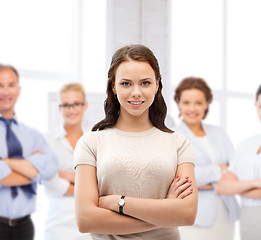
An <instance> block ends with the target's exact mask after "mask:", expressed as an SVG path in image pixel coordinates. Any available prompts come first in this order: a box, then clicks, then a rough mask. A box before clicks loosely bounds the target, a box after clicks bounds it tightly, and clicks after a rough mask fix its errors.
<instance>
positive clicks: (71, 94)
mask: <svg viewBox="0 0 261 240" xmlns="http://www.w3.org/2000/svg"><path fill="white" fill-rule="evenodd" d="M87 106H88V105H87V102H86V96H85V91H84V88H83V86H82V85H81V84H79V83H70V84H67V85H65V86H63V87H62V89H61V90H60V105H59V110H60V111H61V113H62V117H63V125H62V126H60V127H58V128H57V129H55V130H54V131H51V132H49V133H48V134H47V135H46V140H47V142H48V143H49V145H50V146H51V148H52V149H53V151H54V152H55V154H56V156H57V158H58V162H59V169H58V173H57V175H56V176H55V177H54V178H53V179H52V180H50V181H48V182H46V183H45V184H44V186H45V190H46V193H47V194H48V197H49V200H50V201H49V211H48V214H47V219H46V224H45V233H44V237H45V239H46V240H57V239H64V240H67V239H68V240H76V239H79V240H80V239H85V240H86V239H91V238H90V236H89V234H82V233H80V232H79V231H78V229H77V226H76V222H75V211H74V197H73V195H74V172H73V153H74V148H75V145H76V143H77V141H78V139H79V138H80V137H81V136H82V135H83V129H82V120H83V116H84V113H85V111H86V109H87Z"/></svg>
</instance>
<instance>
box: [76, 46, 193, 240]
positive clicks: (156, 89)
mask: <svg viewBox="0 0 261 240" xmlns="http://www.w3.org/2000/svg"><path fill="white" fill-rule="evenodd" d="M161 90H162V82H161V75H160V71H159V65H158V62H157V59H156V58H155V56H154V54H153V53H152V52H151V50H150V49H148V48H147V47H145V46H143V45H131V46H126V47H123V48H121V49H119V50H117V51H116V52H115V54H114V55H113V57H112V61H111V66H110V69H109V72H108V83H107V99H106V101H105V119H104V120H102V121H101V122H99V123H97V124H96V125H95V126H94V127H93V132H90V133H87V134H85V135H84V136H83V137H81V139H80V140H79V141H78V143H77V145H76V149H75V153H74V154H75V156H74V161H75V169H76V179H75V206H76V221H77V224H78V228H79V231H80V232H90V233H92V237H93V239H161V240H164V239H166V240H167V239H175V240H176V239H179V232H178V228H177V227H178V226H181V225H192V224H193V223H194V221H195V218H196V213H197V189H196V182H195V176H194V164H193V162H194V159H193V154H192V148H191V146H190V143H189V141H188V140H187V139H186V138H185V137H183V136H182V135H180V134H177V133H174V132H173V131H171V130H170V129H168V128H167V127H166V126H165V124H164V120H165V116H166V111H167V109H166V105H165V102H164V99H163V96H162V93H161Z"/></svg>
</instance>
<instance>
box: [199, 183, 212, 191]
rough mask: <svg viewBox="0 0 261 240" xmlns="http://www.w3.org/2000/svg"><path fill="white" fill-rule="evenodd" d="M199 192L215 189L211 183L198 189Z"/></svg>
mask: <svg viewBox="0 0 261 240" xmlns="http://www.w3.org/2000/svg"><path fill="white" fill-rule="evenodd" d="M198 189H199V190H212V189H214V187H213V185H212V184H211V183H209V184H206V185H202V186H199V187H198Z"/></svg>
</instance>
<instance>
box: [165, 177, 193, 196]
mask: <svg viewBox="0 0 261 240" xmlns="http://www.w3.org/2000/svg"><path fill="white" fill-rule="evenodd" d="M191 182H192V181H190V180H189V178H188V177H186V178H184V179H181V178H180V177H176V178H175V180H174V181H173V182H172V184H171V185H170V188H169V191H168V194H167V198H178V199H183V198H185V197H187V196H188V195H190V194H191V193H192V192H193V189H191V188H190V186H191Z"/></svg>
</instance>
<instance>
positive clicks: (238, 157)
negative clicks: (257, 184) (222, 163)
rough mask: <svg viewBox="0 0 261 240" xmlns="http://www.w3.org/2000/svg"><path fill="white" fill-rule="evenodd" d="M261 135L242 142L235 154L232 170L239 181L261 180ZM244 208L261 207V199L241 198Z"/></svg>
mask: <svg viewBox="0 0 261 240" xmlns="http://www.w3.org/2000/svg"><path fill="white" fill-rule="evenodd" d="M260 145H261V135H258V136H254V137H251V138H248V139H246V140H244V141H242V142H241V143H240V144H239V145H238V148H237V150H236V152H235V155H234V157H233V161H232V164H231V167H230V170H231V171H233V172H234V173H235V174H236V175H237V177H238V179H239V180H254V179H261V154H257V151H258V149H259V148H260ZM241 204H242V206H261V199H254V198H246V197H241Z"/></svg>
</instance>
